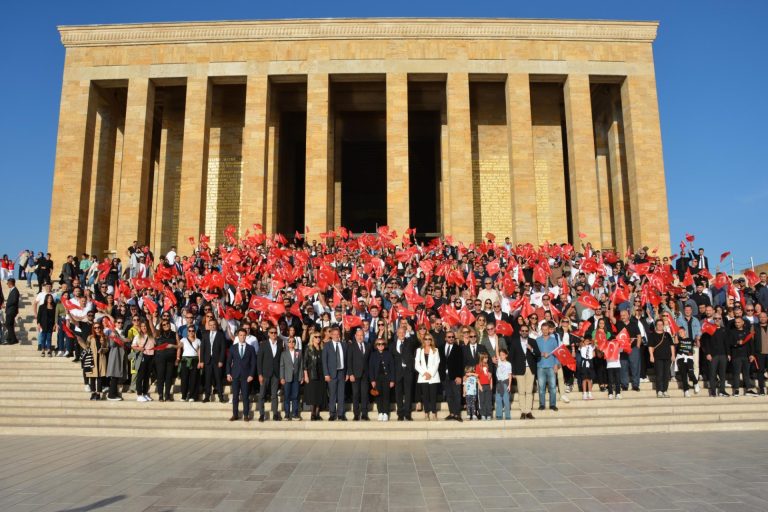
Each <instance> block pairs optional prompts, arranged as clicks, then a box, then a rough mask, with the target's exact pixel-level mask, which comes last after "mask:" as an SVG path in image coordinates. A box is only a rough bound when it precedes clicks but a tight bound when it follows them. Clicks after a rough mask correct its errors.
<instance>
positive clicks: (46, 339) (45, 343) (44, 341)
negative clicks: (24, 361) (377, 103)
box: [39, 332, 53, 350]
mask: <svg viewBox="0 0 768 512" xmlns="http://www.w3.org/2000/svg"><path fill="white" fill-rule="evenodd" d="M52 337H53V333H52V332H41V333H40V338H39V339H40V341H39V344H40V345H41V346H42V347H43V350H51V338H52Z"/></svg>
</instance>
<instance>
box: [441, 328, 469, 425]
mask: <svg viewBox="0 0 768 512" xmlns="http://www.w3.org/2000/svg"><path fill="white" fill-rule="evenodd" d="M440 351H441V352H442V354H441V357H440V382H442V383H443V391H444V392H445V401H446V403H447V404H448V416H447V417H446V418H445V419H446V420H456V421H463V420H462V419H461V381H462V379H463V378H464V353H463V352H462V350H461V346H460V345H458V344H457V343H456V333H455V332H454V331H453V330H452V329H449V330H448V331H446V333H445V345H443V347H442V348H441V349H440Z"/></svg>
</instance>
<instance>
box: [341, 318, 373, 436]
mask: <svg viewBox="0 0 768 512" xmlns="http://www.w3.org/2000/svg"><path fill="white" fill-rule="evenodd" d="M370 357H371V349H370V346H369V345H367V344H366V343H365V329H363V328H362V327H358V328H357V330H356V331H355V339H354V340H353V341H352V343H351V344H350V345H349V348H348V349H347V375H349V382H351V383H352V412H353V414H354V417H353V418H352V419H353V420H354V421H358V420H360V419H362V420H363V421H369V418H368V387H369V381H370V379H369V378H368V359H370Z"/></svg>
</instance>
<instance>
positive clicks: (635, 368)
mask: <svg viewBox="0 0 768 512" xmlns="http://www.w3.org/2000/svg"><path fill="white" fill-rule="evenodd" d="M642 359H643V354H642V349H641V348H640V347H637V346H633V347H632V352H631V353H630V354H629V357H628V358H627V363H628V365H629V374H630V375H631V376H632V377H631V379H630V380H629V382H630V383H631V384H632V387H633V388H639V387H640V365H641V362H642ZM622 369H624V367H623V366H622ZM622 384H623V381H622Z"/></svg>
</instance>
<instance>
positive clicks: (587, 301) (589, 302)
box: [579, 292, 600, 309]
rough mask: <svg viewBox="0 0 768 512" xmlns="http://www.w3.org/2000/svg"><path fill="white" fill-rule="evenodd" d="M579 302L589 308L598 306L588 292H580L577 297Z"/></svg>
mask: <svg viewBox="0 0 768 512" xmlns="http://www.w3.org/2000/svg"><path fill="white" fill-rule="evenodd" d="M579 303H580V304H581V305H582V306H584V307H586V308H589V309H597V308H599V307H600V303H599V302H598V301H597V299H596V298H594V297H593V296H592V295H590V294H588V293H586V292H585V293H582V294H581V296H580V297H579Z"/></svg>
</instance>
